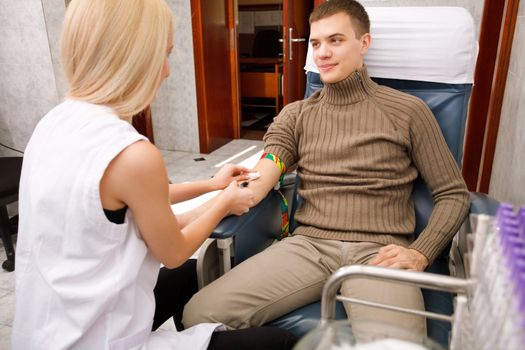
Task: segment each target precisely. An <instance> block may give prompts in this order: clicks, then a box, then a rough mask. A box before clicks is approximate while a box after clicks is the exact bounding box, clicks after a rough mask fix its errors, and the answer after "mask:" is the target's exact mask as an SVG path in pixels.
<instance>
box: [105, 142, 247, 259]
mask: <svg viewBox="0 0 525 350" xmlns="http://www.w3.org/2000/svg"><path fill="white" fill-rule="evenodd" d="M100 196H101V201H102V205H103V207H104V208H106V209H110V210H111V209H116V208H121V207H122V206H124V205H127V206H128V207H129V208H130V210H131V211H132V212H133V215H134V217H135V220H136V222H137V225H138V227H139V230H140V232H141V235H142V237H143V239H144V241H145V242H146V244H147V246H148V248H149V249H151V251H152V252H153V254H154V255H155V257H156V258H157V259H159V260H160V262H162V263H163V264H164V265H165V266H167V267H168V268H173V267H176V266H179V265H180V264H182V263H183V262H185V261H186V260H187V259H188V258H189V257H190V256H191V255H192V254H193V253H194V252H195V251H196V250H197V249H198V248H199V247H200V245H201V244H202V243H203V242H204V240H205V239H206V238H207V237H208V236H209V235H210V233H211V232H212V230H213V229H214V228H215V227H216V226H217V224H218V223H219V222H220V221H221V220H222V218H224V217H225V216H227V215H230V214H235V215H240V214H242V213H244V212H246V211H248V208H249V207H250V206H251V205H252V204H253V194H252V191H251V190H249V189H246V188H240V187H239V186H238V185H237V183H236V182H232V183H231V184H230V185H229V186H228V187H227V188H226V189H225V191H223V192H221V193H220V194H219V195H218V196H217V198H216V199H215V201H214V202H213V205H208V207H207V208H206V210H205V211H204V212H203V213H202V215H200V216H199V217H198V218H196V220H195V221H193V222H192V223H191V224H190V225H187V226H186V227H185V228H184V229H182V230H181V229H180V227H179V224H178V222H177V218H176V217H175V215H174V214H173V212H172V210H171V206H170V193H169V186H168V177H167V174H166V170H165V167H164V162H163V160H162V156H161V154H160V152H159V151H158V150H157V149H156V148H155V146H153V145H152V144H150V143H149V142H145V141H139V142H136V143H134V144H132V145H131V146H129V147H128V148H126V149H125V150H124V151H123V152H121V153H120V154H119V155H118V156H117V157H116V158H115V159H114V160H113V161H112V162H111V163H110V165H109V166H108V168H107V169H106V172H105V173H104V176H103V178H102V180H101V183H100Z"/></svg>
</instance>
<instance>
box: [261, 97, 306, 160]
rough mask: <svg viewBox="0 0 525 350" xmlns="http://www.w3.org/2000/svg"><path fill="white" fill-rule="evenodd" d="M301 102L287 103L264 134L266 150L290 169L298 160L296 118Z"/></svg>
mask: <svg viewBox="0 0 525 350" xmlns="http://www.w3.org/2000/svg"><path fill="white" fill-rule="evenodd" d="M300 105H301V104H300V102H295V103H290V104H288V105H286V106H285V107H284V108H283V109H282V111H281V113H279V115H278V116H277V117H275V118H274V120H273V123H272V124H271V125H270V127H269V128H268V132H267V133H266V134H265V135H264V138H263V140H264V142H265V147H264V151H265V152H268V153H272V154H275V155H276V156H278V157H279V158H280V159H281V160H282V161H283V162H284V165H285V166H286V169H290V168H291V167H292V166H293V165H294V164H295V163H296V162H297V140H296V132H295V126H296V119H297V115H298V114H299V110H300Z"/></svg>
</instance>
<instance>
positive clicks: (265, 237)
mask: <svg viewBox="0 0 525 350" xmlns="http://www.w3.org/2000/svg"><path fill="white" fill-rule="evenodd" d="M292 189H293V186H292V185H289V184H287V182H286V181H285V186H284V187H283V188H282V189H281V192H282V193H283V194H284V196H286V197H287V198H290V195H291V191H292ZM280 200H281V196H280V194H279V192H277V191H270V193H268V195H267V196H266V198H264V199H263V200H262V201H261V202H260V203H259V204H257V205H256V206H255V207H253V208H251V209H250V211H249V212H248V213H246V214H244V215H241V216H229V217H227V218H225V219H224V220H222V221H221V222H220V223H219V225H218V226H217V227H216V228H215V230H214V231H213V233H212V235H211V238H216V239H226V238H230V237H233V238H234V253H233V255H234V264H235V265H236V264H239V263H241V262H242V261H244V260H246V259H247V258H249V257H251V256H252V255H255V254H257V253H259V252H260V251H262V250H263V249H265V248H266V247H268V246H270V245H271V244H272V243H273V242H274V241H275V239H276V238H277V237H279V235H280V233H281V224H282V223H281V207H280V205H279V202H280Z"/></svg>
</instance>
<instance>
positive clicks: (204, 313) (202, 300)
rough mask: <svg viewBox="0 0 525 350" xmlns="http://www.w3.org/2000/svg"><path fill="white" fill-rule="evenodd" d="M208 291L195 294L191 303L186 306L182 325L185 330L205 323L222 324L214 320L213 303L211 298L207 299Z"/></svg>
mask: <svg viewBox="0 0 525 350" xmlns="http://www.w3.org/2000/svg"><path fill="white" fill-rule="evenodd" d="M205 294H206V290H201V291H200V292H198V293H197V294H195V295H194V296H193V297H192V298H191V299H190V301H188V303H187V304H186V306H184V312H183V317H182V323H183V324H184V327H185V328H189V327H192V326H195V325H196V324H198V323H203V322H220V321H217V320H214V319H213V316H212V312H213V310H212V309H213V305H212V304H213V303H212V302H211V298H209V297H207V296H206V295H205Z"/></svg>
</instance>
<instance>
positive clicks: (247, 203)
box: [221, 181, 255, 215]
mask: <svg viewBox="0 0 525 350" xmlns="http://www.w3.org/2000/svg"><path fill="white" fill-rule="evenodd" d="M221 200H223V201H225V202H226V203H227V205H228V208H229V211H228V215H242V214H244V213H247V212H248V211H249V210H250V208H251V207H252V206H253V205H254V204H255V201H254V196H253V191H252V190H251V189H249V188H247V187H239V184H238V183H237V181H232V182H231V183H230V184H229V186H228V187H226V188H225V189H224V191H223V192H222V193H221Z"/></svg>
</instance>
